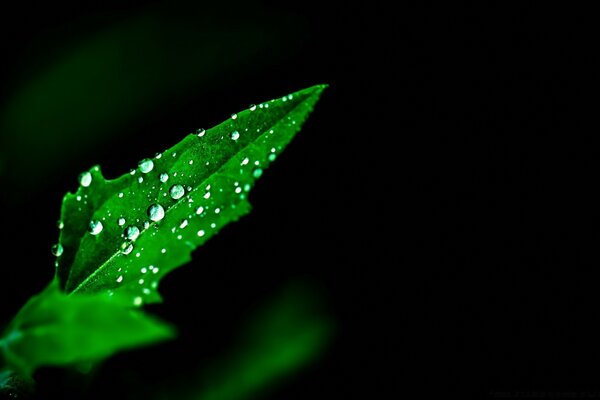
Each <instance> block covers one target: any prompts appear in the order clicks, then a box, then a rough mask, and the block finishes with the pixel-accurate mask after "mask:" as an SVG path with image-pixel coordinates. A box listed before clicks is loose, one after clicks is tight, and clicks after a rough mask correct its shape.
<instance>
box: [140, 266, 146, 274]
mask: <svg viewBox="0 0 600 400" xmlns="http://www.w3.org/2000/svg"><path fill="white" fill-rule="evenodd" d="M140 271H142V274H145V273H146V272H148V269H147V268H146V267H144V268H142V269H141V270H140Z"/></svg>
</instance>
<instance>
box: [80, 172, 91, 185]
mask: <svg viewBox="0 0 600 400" xmlns="http://www.w3.org/2000/svg"><path fill="white" fill-rule="evenodd" d="M91 183H92V174H90V173H89V172H84V173H82V174H80V175H79V184H80V185H81V186H83V187H88V186H90V184H91Z"/></svg>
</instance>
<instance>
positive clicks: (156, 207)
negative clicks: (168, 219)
mask: <svg viewBox="0 0 600 400" xmlns="http://www.w3.org/2000/svg"><path fill="white" fill-rule="evenodd" d="M148 217H150V219H151V220H152V221H154V222H157V221H160V220H161V219H163V218H164V217H165V209H164V208H163V207H162V206H161V205H160V204H152V205H151V206H150V207H148Z"/></svg>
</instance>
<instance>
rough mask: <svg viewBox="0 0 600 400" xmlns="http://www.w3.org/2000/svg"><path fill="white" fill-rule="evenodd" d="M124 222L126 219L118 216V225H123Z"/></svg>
mask: <svg viewBox="0 0 600 400" xmlns="http://www.w3.org/2000/svg"><path fill="white" fill-rule="evenodd" d="M125 222H126V221H125V218H123V217H121V218H119V221H118V223H119V226H123V225H125Z"/></svg>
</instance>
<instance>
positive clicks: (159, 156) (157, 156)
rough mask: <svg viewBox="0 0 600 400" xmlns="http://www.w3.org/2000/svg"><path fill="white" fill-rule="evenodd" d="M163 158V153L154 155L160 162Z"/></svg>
mask: <svg viewBox="0 0 600 400" xmlns="http://www.w3.org/2000/svg"><path fill="white" fill-rule="evenodd" d="M161 157H162V153H156V154H155V155H154V158H156V159H157V160H160V158H161Z"/></svg>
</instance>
